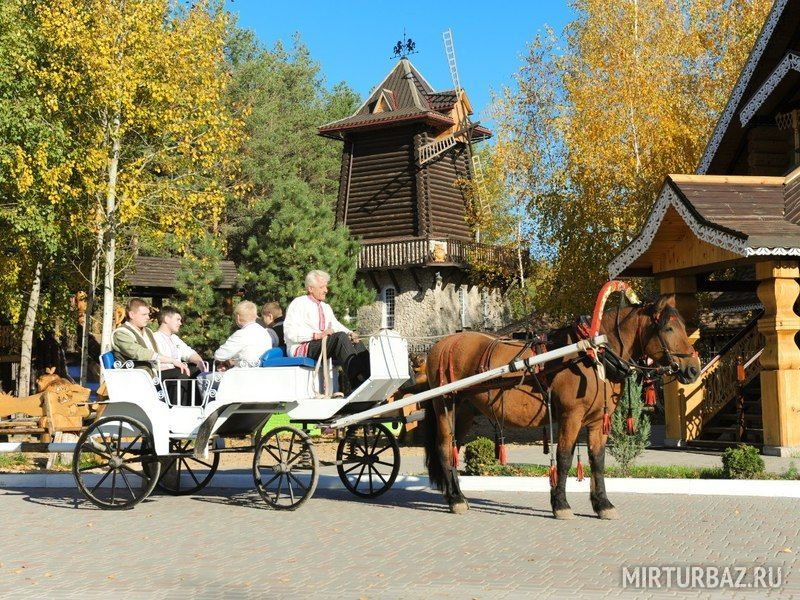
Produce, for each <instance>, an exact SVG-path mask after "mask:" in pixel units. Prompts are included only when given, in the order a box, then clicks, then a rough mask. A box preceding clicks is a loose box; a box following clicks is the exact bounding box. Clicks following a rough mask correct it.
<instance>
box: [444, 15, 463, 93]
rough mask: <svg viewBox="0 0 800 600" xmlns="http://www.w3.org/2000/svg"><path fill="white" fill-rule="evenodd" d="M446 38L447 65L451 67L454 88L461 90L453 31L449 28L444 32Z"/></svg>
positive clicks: (457, 90)
mask: <svg viewBox="0 0 800 600" xmlns="http://www.w3.org/2000/svg"><path fill="white" fill-rule="evenodd" d="M442 38H443V39H444V51H445V54H447V66H449V67H450V77H452V78H453V89H455V90H456V92H460V91H461V82H460V81H459V79H458V67H457V66H456V49H455V46H453V32H452V31H451V30H450V29H448V30H447V31H445V32H444V33H443V34H442Z"/></svg>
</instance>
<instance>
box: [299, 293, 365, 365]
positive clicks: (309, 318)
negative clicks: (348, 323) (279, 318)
mask: <svg viewBox="0 0 800 600" xmlns="http://www.w3.org/2000/svg"><path fill="white" fill-rule="evenodd" d="M320 311H321V312H322V314H321V315H320ZM329 327H330V328H331V329H333V330H334V331H336V332H339V331H341V332H344V333H350V330H349V329H348V328H347V327H345V326H344V325H342V324H341V323H340V322H339V320H338V319H337V318H336V317H335V316H334V314H333V309H332V308H331V306H330V304H328V303H327V302H317V301H316V300H314V299H313V298H312V297H311V296H310V295H308V294H306V295H305V296H300V297H299V298H295V299H294V300H292V302H291V303H290V304H289V307H288V308H287V309H286V318H285V319H284V321H283V337H284V339H285V340H286V353H287V354H288V355H289V356H298V355H302V356H305V354H306V352H305V347H306V346H307V345H308V342H310V341H311V340H313V339H319V337H320V334H321V333H322V332H323V331H324V330H325V329H327V328H329Z"/></svg>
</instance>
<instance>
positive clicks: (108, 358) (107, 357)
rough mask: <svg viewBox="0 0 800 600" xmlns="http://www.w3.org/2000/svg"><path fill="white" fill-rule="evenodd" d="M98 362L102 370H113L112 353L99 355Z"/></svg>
mask: <svg viewBox="0 0 800 600" xmlns="http://www.w3.org/2000/svg"><path fill="white" fill-rule="evenodd" d="M100 362H101V363H102V365H103V367H104V368H106V369H113V368H114V353H113V352H106V353H105V354H101V355H100Z"/></svg>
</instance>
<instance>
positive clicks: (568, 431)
mask: <svg viewBox="0 0 800 600" xmlns="http://www.w3.org/2000/svg"><path fill="white" fill-rule="evenodd" d="M558 429H559V431H558V449H557V450H556V470H557V472H558V483H557V484H556V487H555V488H553V489H552V490H551V491H550V506H551V507H552V509H553V516H554V517H555V518H556V519H573V518H575V515H574V514H572V509H571V508H570V506H569V502H567V477H568V476H569V468H570V467H571V466H572V455H573V453H574V452H575V443H576V442H577V441H578V433H579V432H580V429H581V415H580V413H579V412H577V411H572V412H571V413H569V414H566V413H562V415H561V418H560V419H559V423H558Z"/></svg>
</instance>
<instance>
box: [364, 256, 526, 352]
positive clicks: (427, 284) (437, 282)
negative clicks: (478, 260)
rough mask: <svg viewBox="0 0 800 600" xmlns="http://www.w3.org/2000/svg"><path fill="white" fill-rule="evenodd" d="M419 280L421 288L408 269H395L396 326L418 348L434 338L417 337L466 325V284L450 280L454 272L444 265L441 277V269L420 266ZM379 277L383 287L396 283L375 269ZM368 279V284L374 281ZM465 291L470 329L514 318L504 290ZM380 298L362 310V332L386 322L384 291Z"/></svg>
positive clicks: (374, 328)
mask: <svg viewBox="0 0 800 600" xmlns="http://www.w3.org/2000/svg"><path fill="white" fill-rule="evenodd" d="M416 273H417V280H418V281H419V283H420V285H421V286H422V288H423V289H422V291H420V289H419V287H418V286H417V282H416V281H415V280H414V277H412V275H411V273H409V272H407V271H395V272H394V274H395V280H396V282H397V284H398V285H399V286H400V289H397V290H396V297H395V323H394V329H395V330H396V331H398V332H399V333H400V334H401V335H403V336H404V337H406V338H409V342H410V346H411V347H412V348H417V347H419V346H421V345H425V342H428V343H430V342H432V341H434V340H414V339H413V338H422V337H428V336H443V335H447V334H449V333H454V332H456V331H459V330H461V329H463V328H464V327H462V322H461V298H460V293H459V292H460V289H461V288H462V286H460V285H456V284H454V283H452V282H450V281H449V277H450V276H451V275H452V273H448V272H447V271H445V270H444V269H441V270H439V271H438V273H440V274H441V277H439V278H437V270H435V269H424V270H418V271H416ZM374 275H375V279H376V281H377V283H378V285H380V286H381V289H384V288H386V287H388V286H391V287H395V284H394V282H393V281H392V279H391V278H390V277H389V276H388V275H387V274H386V273H375V274H374ZM371 284H372V282H371V280H369V279H367V285H371ZM463 289H464V294H465V305H466V310H465V319H464V320H465V323H464V325H465V326H466V328H468V329H475V330H485V329H489V330H493V329H498V328H500V327H502V326H504V325H506V324H507V323H508V322H509V320H510V307H509V305H508V303H507V302H506V301H505V299H504V298H503V295H502V292H501V291H500V290H496V289H495V290H486V291H485V292H484V291H482V290H481V289H479V288H478V287H477V286H472V287H471V288H467V287H466V286H464V287H463ZM484 295H486V296H487V304H488V306H487V311H486V312H487V317H488V318H486V319H484V308H483V303H484V300H483V297H484ZM377 296H378V297H377V300H376V301H375V302H373V303H372V304H370V305H368V306H365V307H363V308H361V309H359V311H358V330H359V331H360V332H361V333H371V332H374V331H377V330H378V329H380V328H381V327H382V325H383V316H384V308H385V307H384V301H383V294H377Z"/></svg>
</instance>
